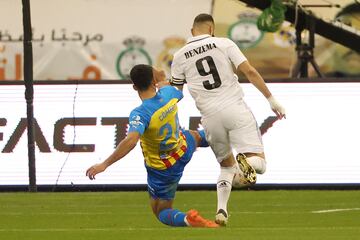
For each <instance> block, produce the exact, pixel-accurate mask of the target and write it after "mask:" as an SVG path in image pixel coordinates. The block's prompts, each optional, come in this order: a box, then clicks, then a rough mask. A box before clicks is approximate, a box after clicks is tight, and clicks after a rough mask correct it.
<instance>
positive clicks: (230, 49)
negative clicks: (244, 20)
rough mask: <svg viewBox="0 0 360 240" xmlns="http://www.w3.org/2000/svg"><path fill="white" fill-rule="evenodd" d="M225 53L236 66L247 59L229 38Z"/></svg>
mask: <svg viewBox="0 0 360 240" xmlns="http://www.w3.org/2000/svg"><path fill="white" fill-rule="evenodd" d="M226 54H227V55H228V57H229V59H230V60H231V62H232V63H233V64H234V65H235V67H236V68H237V67H238V66H239V65H240V64H241V63H243V62H245V61H247V59H246V57H245V55H244V54H243V53H242V52H241V51H240V49H239V47H238V46H237V45H236V44H235V43H234V42H233V41H231V40H230V39H227V47H226Z"/></svg>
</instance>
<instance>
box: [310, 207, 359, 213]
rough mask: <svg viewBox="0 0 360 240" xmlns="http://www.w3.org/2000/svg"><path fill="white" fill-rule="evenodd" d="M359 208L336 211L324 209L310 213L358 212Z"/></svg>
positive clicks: (337, 209) (338, 209)
mask: <svg viewBox="0 0 360 240" xmlns="http://www.w3.org/2000/svg"><path fill="white" fill-rule="evenodd" d="M359 210H360V208H336V209H325V210H318V211H311V212H312V213H331V212H345V211H359Z"/></svg>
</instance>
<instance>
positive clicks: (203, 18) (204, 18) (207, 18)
mask: <svg viewBox="0 0 360 240" xmlns="http://www.w3.org/2000/svg"><path fill="white" fill-rule="evenodd" d="M204 22H212V23H214V19H213V17H212V16H211V15H210V14H207V13H200V14H199V15H197V16H196V17H195V19H194V25H195V24H197V23H204Z"/></svg>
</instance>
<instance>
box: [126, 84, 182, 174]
mask: <svg viewBox="0 0 360 240" xmlns="http://www.w3.org/2000/svg"><path fill="white" fill-rule="evenodd" d="M182 98H183V94H182V92H181V91H179V90H177V89H176V88H175V87H172V86H165V87H162V88H161V89H160V90H159V91H158V92H157V93H156V95H155V96H154V97H153V98H150V99H145V100H144V101H143V102H142V104H141V105H140V106H139V107H137V108H135V109H134V110H133V111H131V113H130V117H129V132H134V131H136V132H138V133H139V134H140V135H141V137H140V144H141V148H142V151H143V155H144V158H145V164H146V165H147V166H148V167H151V168H155V169H160V170H163V169H167V168H169V167H171V166H172V165H174V164H175V162H176V161H177V160H178V159H179V158H181V157H182V156H183V155H184V153H185V152H186V149H187V144H186V140H185V137H184V135H183V134H182V133H181V131H180V127H179V119H178V108H177V102H178V101H180V100H181V99H182Z"/></svg>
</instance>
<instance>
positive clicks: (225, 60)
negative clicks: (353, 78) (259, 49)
mask: <svg viewBox="0 0 360 240" xmlns="http://www.w3.org/2000/svg"><path fill="white" fill-rule="evenodd" d="M245 60H246V58H245V56H244V55H243V54H242V53H241V52H240V50H239V48H238V47H237V46H236V44H235V43H234V42H232V41H231V40H229V39H227V38H217V37H211V36H210V35H200V36H197V37H193V38H190V39H189V41H188V43H187V44H186V45H185V46H184V47H183V48H181V49H180V50H179V51H178V52H176V54H175V55H174V60H173V65H172V69H171V74H172V77H173V78H174V79H175V80H186V82H187V86H188V89H189V92H190V94H191V95H192V97H193V98H194V100H195V102H196V106H197V107H198V109H199V111H200V112H201V114H202V115H203V116H204V115H211V114H214V113H216V112H217V111H218V110H219V109H221V108H222V107H223V106H224V105H226V104H232V103H235V102H237V101H239V100H240V99H242V97H243V92H242V89H241V87H240V85H239V83H238V78H237V76H236V75H235V74H234V70H233V65H232V64H234V65H235V66H236V67H237V66H238V65H239V64H240V63H241V62H243V61H245Z"/></svg>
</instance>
